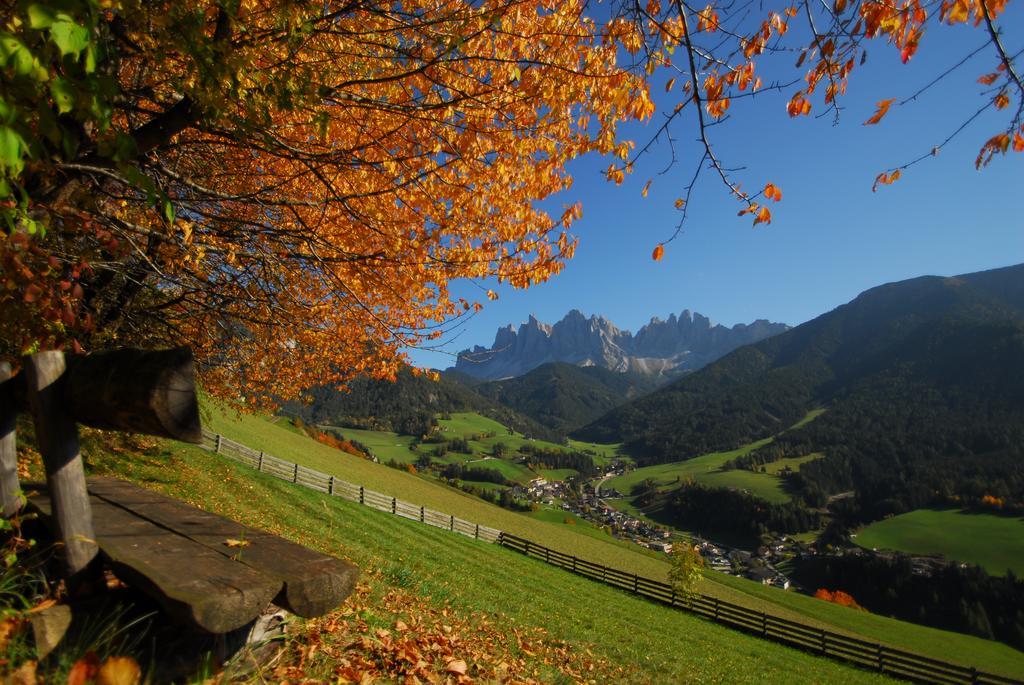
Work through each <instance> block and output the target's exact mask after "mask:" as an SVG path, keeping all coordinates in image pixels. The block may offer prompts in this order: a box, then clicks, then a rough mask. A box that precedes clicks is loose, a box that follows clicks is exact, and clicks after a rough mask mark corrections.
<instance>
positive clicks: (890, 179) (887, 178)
mask: <svg viewBox="0 0 1024 685" xmlns="http://www.w3.org/2000/svg"><path fill="white" fill-rule="evenodd" d="M900 175H901V174H900V170H899V169H896V170H895V171H893V172H892V173H888V174H887V173H885V172H884V171H883V172H882V173H880V174H878V176H876V177H875V183H874V185H872V186H871V192H872V193H873V192H875V191H877V190H878V186H889V185H892V184H893V183H895V182H896V181H898V180H899V179H900Z"/></svg>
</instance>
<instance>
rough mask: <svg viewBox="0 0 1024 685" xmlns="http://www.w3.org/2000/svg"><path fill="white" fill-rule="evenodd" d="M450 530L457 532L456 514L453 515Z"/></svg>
mask: <svg viewBox="0 0 1024 685" xmlns="http://www.w3.org/2000/svg"><path fill="white" fill-rule="evenodd" d="M448 530H452V531H454V530H455V514H452V520H451V522H450V523H449V524H448Z"/></svg>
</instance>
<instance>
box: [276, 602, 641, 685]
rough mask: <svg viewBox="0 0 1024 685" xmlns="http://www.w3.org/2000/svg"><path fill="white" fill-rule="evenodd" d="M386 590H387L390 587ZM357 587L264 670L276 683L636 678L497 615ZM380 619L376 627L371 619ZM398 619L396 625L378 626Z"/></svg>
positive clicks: (306, 627)
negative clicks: (374, 594)
mask: <svg viewBox="0 0 1024 685" xmlns="http://www.w3.org/2000/svg"><path fill="white" fill-rule="evenodd" d="M385 589H386V588H385ZM370 595H371V593H370V590H369V588H367V587H366V586H365V585H360V586H358V587H357V590H356V593H355V594H354V595H353V596H352V597H350V598H349V599H348V601H347V602H346V604H345V606H344V607H343V608H341V609H339V610H337V611H334V612H332V613H331V614H329V615H327V616H325V617H323V618H320V619H314V620H311V621H308V622H307V623H305V624H304V626H303V627H301V628H299V630H300V631H303V632H302V633H298V634H296V639H293V640H289V641H287V643H286V648H285V650H284V652H283V653H282V654H281V656H280V658H279V659H278V660H277V661H275V663H274V664H273V665H272V666H271V667H270V668H272V669H273V671H272V673H265V675H266V676H272V677H268V678H266V679H267V680H273V681H274V682H308V681H310V680H317V681H318V682H319V681H320V680H324V674H328V673H331V674H333V678H332V681H333V680H338V681H339V682H347V683H374V682H395V683H424V684H426V683H436V684H438V685H440V684H442V683H444V684H445V685H456V684H458V683H466V684H468V683H473V682H488V683H491V682H493V683H499V682H500V683H522V684H523V685H532V684H536V683H540V682H551V681H552V680H553V679H558V680H565V681H566V682H578V683H583V682H588V681H594V682H629V681H630V680H635V678H630V675H635V674H627V672H626V671H625V670H624V669H623V668H622V667H621V666H619V665H615V664H612V663H611V662H610V661H609V660H608V659H606V658H604V657H598V656H594V655H593V654H591V653H590V651H589V650H585V649H583V648H582V647H581V648H575V647H574V646H572V645H570V644H568V643H566V642H563V641H560V640H556V639H554V638H553V637H552V636H550V635H548V633H547V631H545V630H544V629H541V628H530V627H523V628H518V627H515V626H514V625H510V623H509V622H507V621H503V620H497V621H495V620H494V617H493V615H487V614H484V613H477V612H474V613H469V612H468V611H466V612H463V611H457V610H453V609H450V608H440V609H439V608H437V606H436V604H437V602H436V600H435V601H430V600H429V598H423V597H418V596H415V595H411V594H407V593H406V592H404V591H400V590H395V589H392V590H390V591H387V592H386V594H385V595H384V596H383V597H380V598H371V596H370ZM367 617H372V618H370V619H369V620H371V621H373V625H371V624H370V623H368V619H367ZM381 622H383V624H385V625H386V624H387V623H389V622H390V623H391V624H392V625H393V626H394V630H387V629H383V628H377V627H374V626H377V625H381Z"/></svg>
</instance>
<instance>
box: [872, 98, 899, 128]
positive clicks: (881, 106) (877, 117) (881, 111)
mask: <svg viewBox="0 0 1024 685" xmlns="http://www.w3.org/2000/svg"><path fill="white" fill-rule="evenodd" d="M894 102H896V98H889V99H888V100H882V101H880V102H879V103H877V107H878V109H876V110H875V113H874V114H872V115H871V118H870V119H868V120H867V121H865V122H864V125H865V126H874V125H875V124H877V123H878V122H880V121H881V120H882V117H884V116H885V115H886V114H888V113H889V108H890V107H892V103H894Z"/></svg>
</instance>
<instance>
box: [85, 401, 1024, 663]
mask: <svg viewBox="0 0 1024 685" xmlns="http://www.w3.org/2000/svg"><path fill="white" fill-rule="evenodd" d="M205 423H206V426H207V428H209V429H211V430H213V431H215V432H218V433H222V434H224V435H225V436H226V437H228V438H231V439H233V440H236V441H238V442H241V443H243V444H247V445H254V446H255V445H258V446H260V448H262V449H263V450H265V451H266V452H267V453H268V454H273V455H274V456H277V457H280V458H282V459H288V460H291V461H295V462H298V463H300V464H302V465H303V466H306V467H308V468H312V469H317V470H319V471H323V472H325V473H329V474H331V475H335V476H337V477H339V478H342V479H344V480H346V481H349V482H352V483H359V484H361V485H364V486H365V487H367V488H369V489H371V490H376V491H378V492H382V493H385V494H387V495H391V496H396V497H398V498H399V499H403V500H405V501H408V502H413V503H416V504H420V505H424V506H426V507H427V508H429V509H435V510H437V511H441V512H445V513H450V514H454V515H455V516H458V517H460V518H463V519H466V520H469V521H474V522H476V523H480V524H481V525H486V526H491V527H494V528H498V529H500V530H504V531H508V532H510V533H512V534H514V535H518V536H521V537H524V538H527V539H530V540H535V541H537V542H538V543H541V544H544V545H547V546H549V547H551V548H553V549H557V550H559V551H561V552H563V553H565V554H571V555H575V556H578V557H580V558H583V559H589V560H591V561H595V562H600V563H603V564H606V565H608V566H611V567H613V568H618V569H622V570H624V571H628V572H631V573H638V574H640V575H642V576H646V577H649V578H652V579H655V580H662V581H664V580H666V578H667V572H668V568H669V565H668V563H666V561H665V560H664V555H658V554H656V553H654V552H652V551H650V550H646V549H642V548H640V547H638V546H636V545H633V544H631V543H629V542H626V541H620V540H614V539H612V538H611V537H609V536H607V535H605V534H604V533H601V532H600V531H598V530H597V529H596V528H595V529H586V527H581V526H571V525H565V524H564V523H561V522H556V521H545V520H539V519H537V518H532V517H531V516H530V515H527V514H520V513H516V512H512V511H509V510H507V509H502V508H500V507H498V506H495V505H492V504H489V503H487V502H484V501H482V500H480V499H479V498H477V497H473V496H471V495H468V494H466V493H463V492H461V491H459V490H457V489H455V488H452V487H449V486H446V485H444V484H442V483H439V482H438V481H435V480H431V479H426V478H422V477H418V476H416V475H413V474H409V473H405V472H404V471H399V470H396V469H391V468H388V467H386V466H383V465H381V464H374V463H373V462H371V461H368V460H366V459H360V458H358V457H354V456H352V455H350V454H346V453H344V452H339V451H338V450H335V449H332V448H330V447H328V446H327V445H323V444H321V443H318V442H316V441H314V440H312V439H310V438H307V437H304V436H302V435H299V434H296V433H294V432H290V431H288V430H287V429H285V428H284V427H282V426H280V425H274V424H273V423H271V422H270V421H267V420H266V419H265V418H262V417H258V416H251V415H242V416H238V415H236V414H235V413H234V412H220V411H217V410H213V411H211V412H209V420H207V421H205ZM175 450H176V452H175V454H177V452H178V451H183V452H184V454H183V455H182V456H181V457H180V458H177V457H176V458H173V459H171V458H170V457H164V458H160V459H153V458H147V459H145V460H138V461H135V460H129V461H127V462H125V464H124V465H123V466H121V467H120V471H121V472H123V474H125V475H126V476H128V477H132V478H133V479H134V478H137V477H138V474H139V471H138V470H137V469H143V470H146V473H149V471H148V469H151V468H153V469H154V470H153V475H152V476H147V478H153V479H155V482H156V483H157V484H159V483H162V482H164V481H162V480H160V479H163V478H167V477H170V476H169V475H168V474H172V473H173V478H175V479H177V478H178V477H179V476H178V473H179V472H182V473H184V474H185V475H183V476H182V483H183V485H182V492H185V493H186V494H185V496H186V497H187V498H188V499H190V500H191V501H196V500H195V497H194V496H193V495H192V494H190V491H189V490H188V489H187V487H186V486H187V484H188V483H189V482H190V480H191V481H195V480H202V479H204V478H210V479H211V484H210V487H213V486H214V481H215V482H216V484H219V483H221V482H222V481H221V480H218V479H220V478H222V476H221V475H218V474H220V472H221V471H222V470H223V469H224V468H227V467H231V468H232V469H233V470H232V474H234V475H232V476H231V477H230V481H227V480H225V481H224V482H233V483H243V484H244V483H247V482H248V481H247V479H255V480H256V481H258V482H261V483H262V482H269V481H267V479H266V478H265V477H263V476H262V475H261V474H258V473H254V472H252V471H251V470H248V469H242V468H240V467H234V466H233V465H231V464H227V462H224V460H222V459H220V458H217V457H215V456H214V455H209V454H207V453H205V452H202V451H201V450H198V449H197V448H195V449H194V448H185V447H183V446H176V447H175ZM186 457H187V459H186ZM193 463H194V464H195V465H193ZM221 463H224V464H226V466H224V467H222V466H220V464H221ZM150 464H154V465H155V466H154V467H150V466H149V465H150ZM214 466H216V467H217V468H213V467H214ZM104 472H108V471H104ZM206 474H211V475H209V476H208V475H206ZM175 482H177V481H176V480H175ZM255 486H256V484H255V483H254V484H253V485H251V486H245V487H255ZM275 486H276V487H277V488H293V487H294V486H292V485H289V484H283V483H282V484H279V483H277V482H275ZM275 491H276V490H275ZM289 492H290V491H289ZM172 494H173V493H172ZM179 496H181V495H179ZM290 496H292V495H290ZM294 496H295V497H298V495H294ZM305 496H307V495H303V497H305ZM308 496H310V497H319V496H317V495H316V494H315V493H313V494H311V495H308ZM225 502H226V503H227V506H229V507H238V506H248V502H247V501H244V502H243V501H241V500H239V499H238V498H236V497H234V496H231V497H229V498H228V499H226V500H225ZM339 504H341V503H339ZM267 508H268V510H269V509H273V508H274V505H273V504H272V503H268V504H267ZM257 509H258V507H257ZM309 511H312V510H309ZM552 511H553V510H552ZM229 512H234V509H229ZM271 514H273V517H274V518H273V519H272V520H274V521H277V520H278V515H277V514H276V513H274V512H271ZM229 515H234V516H238V517H242V518H240V520H259V519H247V518H245V517H247V516H254V514H252V513H251V512H249V511H248V510H246V511H241V510H239V511H237V513H230V514H229ZM260 515H262V514H260ZM373 515H379V514H376V513H374V514H373ZM549 516H553V514H549ZM268 520H271V519H268ZM388 520H389V521H391V520H392V519H388ZM559 521H561V519H559ZM276 525H278V524H275V526H276ZM386 525H390V523H388V524H386ZM410 525H413V524H410ZM269 526H270V524H269V523H268V524H267V525H266V526H265V527H269ZM580 528H584V530H580ZM270 529H271V530H273V531H274V532H278V530H277V528H276V527H271V528H270ZM310 530H312V529H310ZM381 535H384V536H386V535H387V533H382V534H381ZM310 540H312V541H314V542H315V544H314V545H313V546H318V545H320V544H322V543H320V542H319V541H317V539H316V536H315V535H314V534H310V533H302V536H301V538H299V541H300V542H303V543H304V544H310V543H309V541H310ZM410 554H411V552H410ZM516 586H517V587H522V583H521V582H519V581H517V583H516ZM492 590H493V588H492ZM701 591H702V592H704V593H705V594H707V595H709V596H712V597H718V598H720V599H722V600H726V601H729V602H734V603H736V604H740V605H742V606H745V607H748V608H750V609H753V610H755V611H768V612H771V613H773V614H775V615H776V616H780V617H782V618H788V619H790V620H795V621H801V622H803V623H806V624H808V625H811V626H817V627H821V628H826V629H829V630H835V631H837V632H844V633H848V634H851V635H854V636H858V637H861V638H862V639H866V640H869V641H881V642H884V643H886V644H890V645H892V646H894V647H902V648H906V649H911V650H913V651H916V652H918V653H920V654H924V655H926V656H931V657H933V658H936V659H951V660H954V661H958V662H960V663H968V664H969V663H985V664H988V668H990V669H993V670H996V671H998V672H1003V673H1010V674H1014V673H1021V672H1024V653H1022V652H1018V651H1017V650H1014V649H1012V648H1010V647H1007V646H1006V645H1002V644H1000V643H997V642H993V641H990V640H983V639H980V638H975V637H971V636H968V635H961V634H959V633H952V632H949V631H943V630H936V629H933V628H927V627H925V626H918V625H914V624H911V623H906V622H903V621H897V620H895V619H890V618H887V617H884V616H877V615H874V614H866V613H864V612H858V611H853V610H851V609H847V608H845V607H840V606H838V605H835V604H830V603H828V602H823V601H821V600H816V599H814V598H812V597H807V596H804V595H799V594H796V593H793V592H784V591H782V590H778V589H774V588H768V587H765V586H763V585H761V584H760V583H755V582H752V581H748V580H745V579H742V578H733V577H731V576H728V575H725V574H719V573H715V572H712V571H708V572H707V573H706V576H705V580H704V582H703V583H702V587H701ZM617 594H621V593H617ZM591 609H592V607H591ZM667 649H671V648H669V647H667ZM720 675H721V674H720ZM684 680H685V678H684ZM817 681H818V682H821V679H820V678H819V679H818V680H817ZM654 682H659V681H658V680H657V679H655V680H654ZM660 682H665V681H660Z"/></svg>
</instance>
